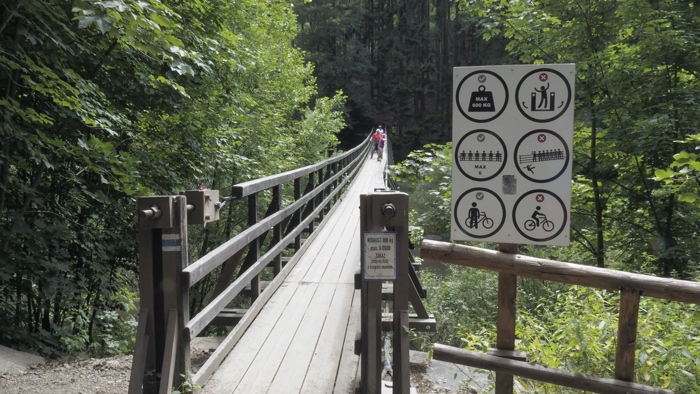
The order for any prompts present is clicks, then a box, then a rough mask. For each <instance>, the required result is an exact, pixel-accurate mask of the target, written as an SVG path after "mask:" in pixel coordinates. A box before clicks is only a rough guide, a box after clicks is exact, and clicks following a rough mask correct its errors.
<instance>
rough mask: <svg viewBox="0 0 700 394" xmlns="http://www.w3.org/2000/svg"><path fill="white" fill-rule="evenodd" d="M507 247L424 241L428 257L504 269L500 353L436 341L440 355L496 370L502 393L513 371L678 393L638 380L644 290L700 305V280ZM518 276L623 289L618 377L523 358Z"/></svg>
mask: <svg viewBox="0 0 700 394" xmlns="http://www.w3.org/2000/svg"><path fill="white" fill-rule="evenodd" d="M501 248H502V250H505V249H508V248H509V249H510V250H508V251H509V253H504V252H499V251H492V250H485V249H479V248H474V247H469V246H464V245H457V244H452V243H446V242H437V241H429V240H425V241H423V242H422V243H421V257H423V258H427V259H432V260H438V261H443V262H446V263H451V264H456V265H462V266H467V267H472V268H478V269H484V270H489V271H495V272H498V273H499V289H498V292H499V293H498V297H499V301H498V308H499V310H498V322H497V336H498V339H497V349H495V350H493V351H491V352H490V353H492V354H493V355H496V356H499V357H495V356H490V355H483V354H480V353H476V352H471V351H468V350H463V349H457V348H451V347H449V346H444V345H440V344H436V345H435V348H434V352H433V357H434V358H435V359H437V360H443V361H451V362H457V363H460V364H463V365H468V366H471V367H476V368H486V369H490V370H494V371H496V393H497V394H506V393H512V392H513V386H512V376H513V375H517V376H522V377H526V378H531V379H535V380H540V381H543V382H548V383H553V384H558V385H564V386H567V387H571V388H575V389H580V390H588V391H593V392H597V393H625V392H628V393H665V394H670V393H673V391H671V390H666V389H660V388H654V387H650V386H645V385H642V384H638V383H634V365H635V345H636V339H637V318H638V314H639V301H640V297H641V296H642V295H644V296H648V297H655V298H661V299H666V300H671V301H679V302H685V303H692V304H700V283H697V282H690V281H683V280H677V279H668V278H658V277H654V276H649V275H641V274H634V273H628V272H621V271H614V270H609V269H605V268H597V267H589V266H584V265H579V264H572V263H563V262H559V261H554V260H547V259H539V258H534V257H528V256H523V255H518V254H515V253H516V252H517V246H516V245H511V244H502V245H501ZM517 276H525V277H530V278H537V279H544V280H550V281H556V282H562V283H568V284H572V285H582V286H587V287H595V288H599V289H606V290H611V291H619V292H620V312H619V317H618V334H617V351H616V355H615V378H614V379H607V378H600V377H595V376H588V375H584V374H572V373H571V372H569V371H565V370H560V369H553V368H545V367H537V366H532V365H531V364H529V363H527V362H525V361H524V360H523V356H524V354H519V353H521V352H515V349H514V348H513V345H514V335H515V290H516V283H517V281H516V279H517ZM504 309H509V310H508V311H504ZM504 338H505V339H504ZM502 357H506V358H502ZM499 381H500V385H499Z"/></svg>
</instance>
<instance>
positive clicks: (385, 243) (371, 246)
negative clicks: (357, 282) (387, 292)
mask: <svg viewBox="0 0 700 394" xmlns="http://www.w3.org/2000/svg"><path fill="white" fill-rule="evenodd" d="M362 280H365V281H385V280H387V281H389V280H396V233H394V232H381V233H362Z"/></svg>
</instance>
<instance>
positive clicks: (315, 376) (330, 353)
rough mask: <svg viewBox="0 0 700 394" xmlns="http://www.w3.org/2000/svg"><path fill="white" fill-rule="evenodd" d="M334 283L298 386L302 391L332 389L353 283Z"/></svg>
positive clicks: (329, 391) (311, 391)
mask: <svg viewBox="0 0 700 394" xmlns="http://www.w3.org/2000/svg"><path fill="white" fill-rule="evenodd" d="M336 286H337V289H336V292H335V295H334V297H333V302H332V303H331V306H330V310H329V312H328V318H327V319H326V322H325V323H324V325H323V329H322V331H321V336H320V337H319V340H318V343H317V345H316V349H315V351H314V357H313V359H312V360H311V364H310V365H309V369H308V371H307V373H306V376H305V379H304V385H303V386H302V388H301V392H302V393H309V394H312V393H331V392H332V391H333V386H334V385H335V377H336V375H337V373H338V367H339V364H340V359H341V356H342V354H343V345H344V342H345V335H346V334H345V332H346V330H347V326H348V320H349V319H350V311H351V308H352V299H353V295H354V293H355V288H354V286H353V285H348V284H339V285H336ZM353 335H354V333H353Z"/></svg>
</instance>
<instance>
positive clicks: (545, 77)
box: [540, 73, 549, 82]
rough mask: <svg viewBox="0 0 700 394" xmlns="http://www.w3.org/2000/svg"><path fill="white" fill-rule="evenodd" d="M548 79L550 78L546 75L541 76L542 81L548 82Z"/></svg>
mask: <svg viewBox="0 0 700 394" xmlns="http://www.w3.org/2000/svg"><path fill="white" fill-rule="evenodd" d="M547 79H549V76H548V75H547V74H546V73H542V74H540V81H542V82H547Z"/></svg>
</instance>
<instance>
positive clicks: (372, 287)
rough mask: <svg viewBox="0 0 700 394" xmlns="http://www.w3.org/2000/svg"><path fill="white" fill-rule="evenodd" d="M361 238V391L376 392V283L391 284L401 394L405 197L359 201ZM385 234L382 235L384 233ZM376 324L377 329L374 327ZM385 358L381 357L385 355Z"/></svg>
mask: <svg viewBox="0 0 700 394" xmlns="http://www.w3.org/2000/svg"><path fill="white" fill-rule="evenodd" d="M360 218H361V219H360V230H361V236H362V252H361V255H362V267H361V268H362V269H361V273H362V284H361V289H362V305H361V310H362V312H361V315H362V318H361V321H362V354H361V368H362V370H361V372H362V391H363V393H380V392H381V391H382V388H381V383H382V382H381V371H382V363H381V354H382V352H381V347H380V342H381V307H382V293H381V290H382V282H383V281H393V292H394V297H393V305H392V312H393V313H392V315H393V321H392V327H393V357H392V361H393V371H394V373H393V376H392V381H393V389H392V391H393V393H394V394H407V393H409V391H410V388H411V379H410V378H411V377H410V370H409V337H408V331H409V328H410V321H409V308H408V303H409V286H413V284H412V282H411V279H410V277H409V271H408V265H409V264H410V259H409V252H408V194H406V193H401V192H394V191H385V192H377V193H374V194H370V195H361V196H360ZM387 230H388V231H387ZM376 322H379V325H380V327H375V324H376ZM385 357H386V355H385Z"/></svg>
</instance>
